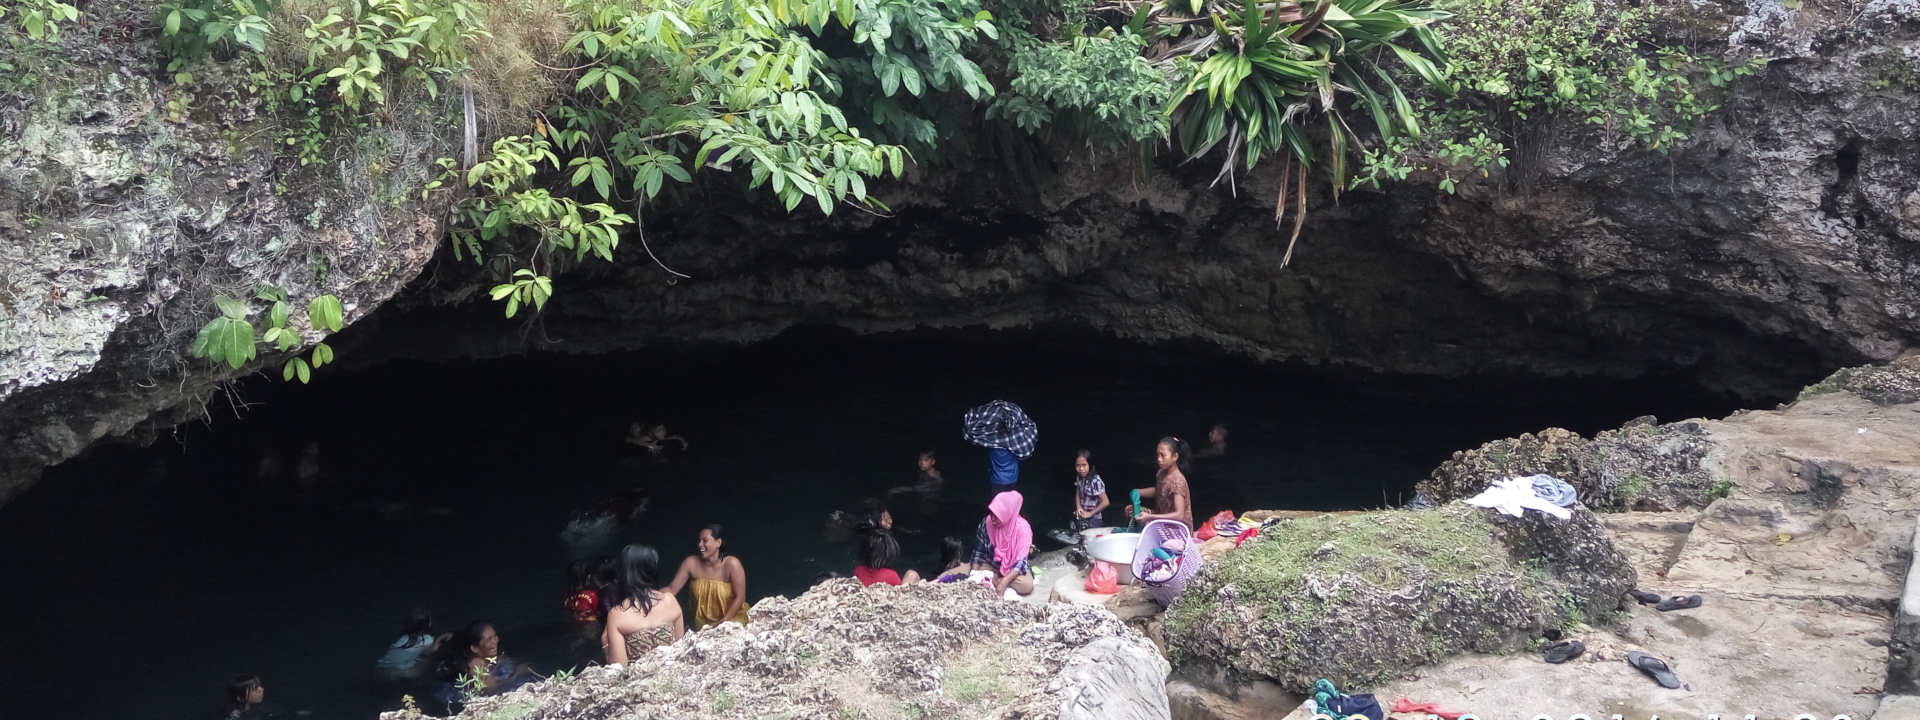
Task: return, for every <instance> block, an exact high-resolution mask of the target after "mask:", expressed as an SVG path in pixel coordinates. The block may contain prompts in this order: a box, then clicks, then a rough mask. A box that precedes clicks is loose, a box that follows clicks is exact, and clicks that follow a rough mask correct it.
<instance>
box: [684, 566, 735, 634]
mask: <svg viewBox="0 0 1920 720" xmlns="http://www.w3.org/2000/svg"><path fill="white" fill-rule="evenodd" d="M732 603H733V583H729V582H727V581H725V580H707V579H703V578H694V579H693V627H694V628H696V629H698V628H704V627H707V626H710V625H718V624H720V623H723V622H737V623H740V624H741V625H745V624H747V604H746V603H740V612H737V613H734V614H733V617H721V616H720V615H721V613H725V612H726V611H727V605H729V604H732Z"/></svg>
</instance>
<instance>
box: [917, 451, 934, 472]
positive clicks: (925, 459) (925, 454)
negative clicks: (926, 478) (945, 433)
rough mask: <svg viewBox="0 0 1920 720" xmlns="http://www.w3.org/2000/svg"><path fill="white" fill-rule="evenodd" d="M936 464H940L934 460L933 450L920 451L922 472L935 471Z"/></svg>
mask: <svg viewBox="0 0 1920 720" xmlns="http://www.w3.org/2000/svg"><path fill="white" fill-rule="evenodd" d="M935 462H938V461H937V460H935V459H934V457H933V451H932V450H921V451H920V460H919V465H920V471H921V472H926V471H928V470H932V469H933V464H934V463H935Z"/></svg>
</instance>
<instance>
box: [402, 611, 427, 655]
mask: <svg viewBox="0 0 1920 720" xmlns="http://www.w3.org/2000/svg"><path fill="white" fill-rule="evenodd" d="M400 632H401V634H403V635H405V636H406V638H407V642H406V643H405V644H403V645H401V646H400V647H409V648H410V647H414V646H417V645H420V644H421V643H430V642H433V613H429V612H427V610H426V608H414V609H413V612H410V613H407V622H406V624H404V625H401V626H400Z"/></svg>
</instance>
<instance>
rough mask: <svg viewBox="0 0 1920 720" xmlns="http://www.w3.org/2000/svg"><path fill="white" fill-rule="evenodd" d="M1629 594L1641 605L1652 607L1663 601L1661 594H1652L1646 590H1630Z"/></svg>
mask: <svg viewBox="0 0 1920 720" xmlns="http://www.w3.org/2000/svg"><path fill="white" fill-rule="evenodd" d="M1627 594H1628V595H1632V596H1633V599H1634V600H1638V601H1639V602H1640V604H1641V605H1652V604H1654V603H1657V602H1660V601H1661V600H1662V599H1663V598H1661V597H1660V594H1659V593H1650V592H1647V591H1645V590H1628V591H1627Z"/></svg>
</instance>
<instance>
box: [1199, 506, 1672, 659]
mask: <svg viewBox="0 0 1920 720" xmlns="http://www.w3.org/2000/svg"><path fill="white" fill-rule="evenodd" d="M1634 581H1635V576H1634V571H1633V569H1632V567H1631V566H1630V565H1629V564H1628V562H1627V559H1626V557H1625V556H1624V555H1622V554H1621V553H1620V552H1619V551H1617V550H1615V549H1614V547H1613V544H1612V542H1610V541H1609V540H1608V538H1607V536H1606V533H1605V531H1604V529H1603V528H1602V527H1601V525H1600V522H1599V520H1598V519H1597V518H1596V517H1595V516H1594V514H1593V513H1592V512H1590V511H1588V510H1587V509H1586V508H1584V507H1580V506H1577V505H1576V506H1575V507H1574V510H1573V517H1572V518H1571V519H1569V520H1555V519H1551V518H1546V517H1544V516H1541V515H1540V514H1539V513H1537V512H1531V511H1529V512H1527V513H1526V515H1525V516H1523V517H1520V518H1512V517H1507V516H1503V515H1498V514H1496V513H1493V512H1491V511H1488V510H1483V509H1480V508H1473V507H1469V506H1466V505H1464V504H1459V503H1455V504H1452V505H1449V506H1446V507H1443V508H1441V509H1439V510H1433V511H1405V510H1387V511H1380V512H1369V513H1356V514H1351V515H1343V516H1333V515H1327V516H1320V517H1314V518H1306V519H1298V520H1289V521H1285V522H1282V523H1281V524H1279V525H1276V526H1274V527H1272V528H1269V529H1268V530H1267V531H1265V532H1263V533H1262V534H1261V535H1260V536H1259V537H1258V538H1256V539H1255V540H1253V541H1251V542H1249V543H1248V544H1247V545H1246V546H1245V547H1243V548H1242V549H1240V550H1238V551H1234V552H1230V553H1227V554H1225V555H1224V556H1222V557H1221V558H1220V559H1219V560H1218V561H1216V562H1213V563H1211V564H1209V565H1208V566H1207V568H1206V569H1204V570H1203V571H1202V572H1201V574H1200V576H1199V577H1198V578H1197V579H1195V581H1194V583H1193V584H1192V585H1191V586H1189V587H1188V588H1187V590H1186V592H1185V593H1184V594H1183V595H1181V597H1180V599H1179V600H1178V601H1177V602H1176V603H1175V604H1174V606H1173V607H1172V608H1171V609H1170V610H1169V611H1168V619H1167V624H1166V636H1167V643H1168V646H1169V651H1170V653H1171V654H1172V655H1173V657H1174V659H1175V662H1176V663H1178V664H1179V665H1181V666H1182V668H1183V669H1184V668H1187V667H1188V666H1213V667H1216V668H1219V669H1222V670H1225V671H1227V672H1231V673H1237V674H1239V675H1242V676H1251V677H1265V678H1270V679H1272V680H1274V681H1276V682H1278V683H1279V684H1280V685H1281V686H1282V687H1285V688H1287V689H1289V690H1294V691H1304V690H1306V689H1307V688H1309V687H1311V686H1312V684H1313V682H1314V680H1315V679H1317V678H1322V677H1324V678H1329V679H1332V680H1333V681H1334V683H1335V684H1336V685H1339V686H1341V687H1346V686H1349V685H1354V686H1360V687H1365V686H1369V685H1373V684H1377V683H1380V682H1383V681H1385V680H1388V679H1390V678H1392V677H1394V676H1396V675H1398V674H1399V673H1401V672H1403V671H1405V670H1407V669H1409V668H1412V667H1416V666H1420V665H1426V664H1431V663H1435V662H1439V661H1440V660H1443V659H1445V658H1447V657H1449V656H1452V655H1455V654H1458V653H1462V652H1508V651H1514V650H1519V649H1521V648H1523V647H1525V646H1526V645H1527V643H1528V641H1529V640H1531V639H1534V638H1538V637H1540V636H1541V635H1542V634H1543V633H1544V632H1545V631H1547V630H1550V629H1560V628H1570V627H1573V626H1575V625H1577V624H1579V623H1581V622H1583V621H1588V620H1598V619H1599V618H1600V617H1601V616H1602V615H1604V614H1605V613H1608V612H1610V611H1613V610H1615V609H1616V608H1618V607H1619V603H1620V598H1621V595H1622V593H1624V592H1625V591H1626V590H1627V589H1629V588H1631V587H1632V586H1633V584H1634Z"/></svg>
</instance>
